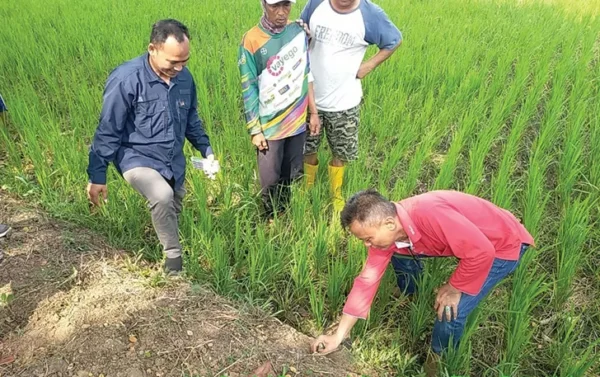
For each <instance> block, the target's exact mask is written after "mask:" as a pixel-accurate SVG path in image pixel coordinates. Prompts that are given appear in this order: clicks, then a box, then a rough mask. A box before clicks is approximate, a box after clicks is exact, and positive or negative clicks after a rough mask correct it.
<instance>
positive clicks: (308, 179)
mask: <svg viewBox="0 0 600 377" xmlns="http://www.w3.org/2000/svg"><path fill="white" fill-rule="evenodd" d="M317 171H319V165H311V164H307V163H304V184H305V185H306V188H312V187H313V186H314V185H315V181H316V180H317Z"/></svg>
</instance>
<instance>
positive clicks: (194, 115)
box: [87, 54, 212, 189]
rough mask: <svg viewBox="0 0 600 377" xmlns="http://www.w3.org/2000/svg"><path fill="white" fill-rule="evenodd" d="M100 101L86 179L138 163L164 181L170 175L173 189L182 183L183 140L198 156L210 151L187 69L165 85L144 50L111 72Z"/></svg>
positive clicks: (100, 180) (99, 179)
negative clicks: (173, 184) (172, 180)
mask: <svg viewBox="0 0 600 377" xmlns="http://www.w3.org/2000/svg"><path fill="white" fill-rule="evenodd" d="M103 100H104V103H103V105H102V112H101V114H100V122H99V125H98V128H97V130H96V134H95V135H94V140H93V142H92V145H91V148H90V154H89V166H88V170H87V172H88V176H89V179H90V182H91V183H95V184H106V169H107V167H108V164H109V163H110V162H114V164H115V167H116V168H117V171H118V172H119V173H120V174H123V173H124V172H126V171H127V170H130V169H133V168H137V167H147V168H152V169H155V170H156V171H158V172H159V173H160V174H161V175H162V176H163V177H164V178H165V179H167V180H171V179H174V181H175V188H176V189H177V188H179V187H181V186H182V185H183V182H184V181H185V156H184V154H183V145H184V143H185V139H186V138H187V139H188V140H189V141H190V142H191V143H192V145H193V146H194V147H195V148H196V149H197V150H199V151H200V153H201V154H202V156H204V157H206V156H207V155H209V154H212V150H211V147H210V142H209V139H208V136H207V135H206V132H204V129H203V127H202V121H201V120H200V118H199V117H198V110H197V104H198V99H197V96H196V85H195V84H194V80H193V78H192V74H191V73H190V71H189V70H188V69H187V68H184V69H183V71H181V73H179V74H178V75H177V76H176V77H175V78H172V79H171V83H170V84H167V83H166V82H164V81H163V80H162V79H161V78H159V77H158V75H157V74H156V73H155V72H154V71H153V70H152V68H151V67H150V63H149V62H148V54H144V55H142V56H140V57H137V58H135V59H133V60H130V61H128V62H126V63H124V64H122V65H120V66H119V67H117V68H116V69H115V70H114V71H113V72H111V74H110V75H109V77H108V80H107V81H106V87H105V89H104V96H103Z"/></svg>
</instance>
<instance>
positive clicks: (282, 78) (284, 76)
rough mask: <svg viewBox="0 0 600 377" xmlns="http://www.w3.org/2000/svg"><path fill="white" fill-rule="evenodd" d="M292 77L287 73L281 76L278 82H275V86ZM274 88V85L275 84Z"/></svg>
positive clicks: (290, 73)
mask: <svg viewBox="0 0 600 377" xmlns="http://www.w3.org/2000/svg"><path fill="white" fill-rule="evenodd" d="M291 77H292V72H288V73H286V74H285V75H283V76H281V77H280V78H279V79H278V80H277V84H279V83H281V82H282V81H285V80H289V79H290V78H291ZM275 86H276V84H275Z"/></svg>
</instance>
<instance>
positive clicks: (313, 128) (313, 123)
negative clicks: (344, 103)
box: [308, 113, 321, 136]
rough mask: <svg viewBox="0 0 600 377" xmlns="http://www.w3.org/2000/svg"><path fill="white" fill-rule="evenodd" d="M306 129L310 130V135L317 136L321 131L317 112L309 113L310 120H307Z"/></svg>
mask: <svg viewBox="0 0 600 377" xmlns="http://www.w3.org/2000/svg"><path fill="white" fill-rule="evenodd" d="M308 129H309V130H310V136H317V135H318V134H320V133H321V118H319V114H317V113H311V114H310V120H309V122H308Z"/></svg>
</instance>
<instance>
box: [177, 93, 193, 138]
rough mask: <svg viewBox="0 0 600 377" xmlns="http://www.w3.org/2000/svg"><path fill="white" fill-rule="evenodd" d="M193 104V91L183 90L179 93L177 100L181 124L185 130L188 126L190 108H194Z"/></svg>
mask: <svg viewBox="0 0 600 377" xmlns="http://www.w3.org/2000/svg"><path fill="white" fill-rule="evenodd" d="M191 102H192V95H191V91H190V90H189V89H181V90H180V91H179V98H178V99H177V112H178V114H179V123H180V124H181V127H182V129H184V130H185V128H186V126H187V122H188V116H189V114H190V108H191V107H192V103H191Z"/></svg>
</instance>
